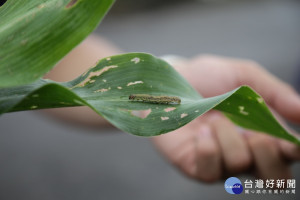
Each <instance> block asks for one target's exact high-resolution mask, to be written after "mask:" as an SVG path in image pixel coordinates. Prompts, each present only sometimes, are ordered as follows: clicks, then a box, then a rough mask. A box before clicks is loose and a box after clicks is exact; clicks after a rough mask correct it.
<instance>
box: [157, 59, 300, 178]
mask: <svg viewBox="0 0 300 200" xmlns="http://www.w3.org/2000/svg"><path fill="white" fill-rule="evenodd" d="M173 66H174V67H175V68H176V69H177V70H178V71H179V73H181V74H182V75H183V76H184V77H185V78H186V79H187V80H188V81H189V82H190V84H191V85H192V86H193V87H194V88H195V89H196V90H197V91H199V92H200V93H201V94H202V95H203V96H204V97H210V96H215V95H220V94H222V93H225V92H228V91H229V90H232V89H234V88H237V87H239V86H241V85H249V86H251V87H252V88H253V89H255V90H256V91H257V92H258V93H259V94H261V95H262V96H263V98H264V99H265V100H266V102H267V103H268V105H270V107H271V108H273V109H274V110H275V111H277V112H278V113H279V114H281V115H282V116H283V117H285V118H287V119H289V120H291V121H294V122H297V123H300V98H299V96H298V94H297V93H296V92H295V91H294V89H293V88H291V87H290V86H289V85H287V84H286V83H284V82H282V81H280V80H279V79H277V78H276V77H274V76H272V75H271V74H270V73H268V72H267V71H265V70H264V69H263V68H262V67H260V66H259V65H258V64H257V63H255V62H253V61H247V60H238V59H230V58H224V57H217V56H211V55H203V56H198V57H195V58H193V59H191V60H182V61H179V62H176V63H173ZM283 105H284V106H283ZM153 142H154V144H155V145H156V147H157V148H158V149H159V151H160V152H162V153H163V155H165V157H166V158H167V159H168V160H170V161H171V163H173V164H174V165H175V166H177V167H178V168H179V169H180V171H182V172H183V173H184V174H185V175H187V176H189V177H191V178H194V179H197V180H200V181H204V182H208V183H211V182H215V181H217V180H221V179H224V178H228V177H230V176H234V175H238V174H240V173H252V174H254V175H255V176H257V177H259V178H263V179H268V178H270V179H279V178H282V179H287V178H290V177H291V171H290V168H289V165H290V163H291V161H297V160H300V148H299V147H297V146H296V145H294V144H291V143H289V142H286V141H283V140H281V139H277V138H273V137H271V136H268V135H266V134H261V133H256V132H253V131H249V130H243V129H241V128H237V127H236V126H235V125H234V124H232V123H231V122H230V121H229V120H228V119H227V118H225V117H224V116H223V115H222V114H221V113H219V112H217V111H212V112H209V113H206V114H205V115H203V116H201V117H199V118H197V119H196V120H194V121H192V122H191V123H190V124H187V125H186V126H184V127H182V128H180V129H178V130H175V131H173V132H171V133H168V134H165V135H160V136H156V137H154V138H153Z"/></svg>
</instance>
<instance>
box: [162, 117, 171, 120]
mask: <svg viewBox="0 0 300 200" xmlns="http://www.w3.org/2000/svg"><path fill="white" fill-rule="evenodd" d="M160 119H161V120H162V121H165V120H168V119H170V118H169V117H160Z"/></svg>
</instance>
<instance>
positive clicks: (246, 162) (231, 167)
mask: <svg viewBox="0 0 300 200" xmlns="http://www.w3.org/2000/svg"><path fill="white" fill-rule="evenodd" d="M212 123H213V128H214V133H215V135H216V137H217V140H218V143H219V145H220V148H221V152H222V157H223V161H224V165H225V170H226V171H227V172H228V173H230V174H236V173H240V172H242V171H244V170H246V169H247V168H248V167H249V166H250V165H251V162H252V158H251V154H250V151H249V149H248V144H247V142H246V141H245V139H244V138H243V137H242V135H241V133H239V132H238V131H237V128H236V127H235V126H234V125H233V124H232V123H231V122H230V121H229V120H228V119H226V118H225V117H222V116H221V117H219V116H214V119H213V120H212Z"/></svg>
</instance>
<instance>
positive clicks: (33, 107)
mask: <svg viewBox="0 0 300 200" xmlns="http://www.w3.org/2000/svg"><path fill="white" fill-rule="evenodd" d="M37 107H38V106H31V107H30V109H36V108H37Z"/></svg>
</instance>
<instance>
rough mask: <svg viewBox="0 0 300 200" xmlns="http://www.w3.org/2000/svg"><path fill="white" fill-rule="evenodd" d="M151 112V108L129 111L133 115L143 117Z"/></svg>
mask: <svg viewBox="0 0 300 200" xmlns="http://www.w3.org/2000/svg"><path fill="white" fill-rule="evenodd" d="M151 112H152V110H151V108H149V109H147V110H132V111H131V112H130V113H131V114H132V115H133V116H136V117H139V118H142V119H145V118H147V117H148V115H149V114H150V113H151Z"/></svg>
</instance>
